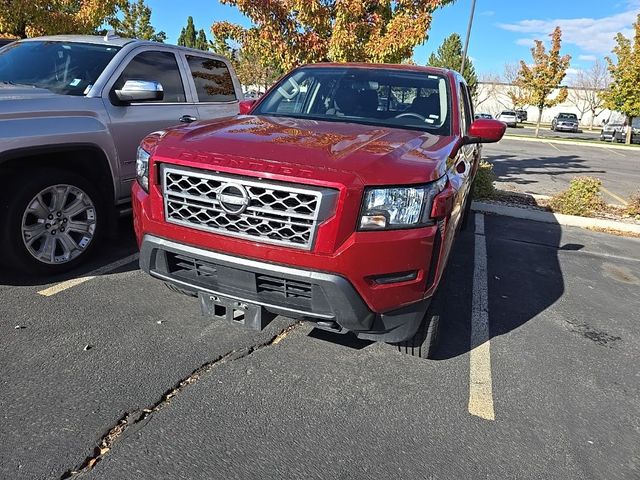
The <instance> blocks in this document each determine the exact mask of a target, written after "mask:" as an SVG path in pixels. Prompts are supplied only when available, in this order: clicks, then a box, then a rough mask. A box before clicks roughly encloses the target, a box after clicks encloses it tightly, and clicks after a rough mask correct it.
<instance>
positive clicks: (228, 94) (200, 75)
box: [185, 53, 241, 120]
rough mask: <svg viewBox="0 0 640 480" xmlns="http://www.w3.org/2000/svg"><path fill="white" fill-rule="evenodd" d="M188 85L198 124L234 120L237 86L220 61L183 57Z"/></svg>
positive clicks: (208, 58)
mask: <svg viewBox="0 0 640 480" xmlns="http://www.w3.org/2000/svg"><path fill="white" fill-rule="evenodd" d="M185 61H186V64H187V66H188V68H189V73H190V81H192V82H193V83H192V88H193V91H194V95H195V97H196V101H197V102H198V103H197V108H198V114H199V116H200V119H202V120H213V119H216V118H223V117H231V116H235V115H237V114H238V112H239V101H240V99H239V98H238V95H239V94H240V92H241V89H240V83H239V82H238V81H237V79H236V76H235V75H233V74H232V70H231V68H230V67H229V65H228V64H227V63H226V62H225V61H223V60H222V59H218V58H214V57H208V56H200V55H194V54H191V53H185Z"/></svg>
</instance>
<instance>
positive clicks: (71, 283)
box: [38, 253, 138, 297]
mask: <svg viewBox="0 0 640 480" xmlns="http://www.w3.org/2000/svg"><path fill="white" fill-rule="evenodd" d="M137 259H138V254H137V253H134V254H133V255H129V256H128V257H125V258H122V259H120V260H118V261H116V262H113V263H110V264H108V265H104V266H103V267H100V268H96V269H95V270H93V271H91V272H89V274H88V275H85V276H84V277H78V278H72V279H71V280H66V281H64V282H60V283H57V284H55V285H53V286H52V287H49V288H45V289H44V290H40V291H39V292H38V294H40V295H42V296H43V297H51V296H53V295H55V294H57V293H60V292H63V291H65V290H68V289H70V288H73V287H75V286H77V285H80V284H82V283H84V282H88V281H89V280H92V279H94V278H96V277H97V276H98V275H102V274H104V273H107V272H110V271H112V270H115V269H116V268H120V267H122V266H124V265H127V264H129V263H131V262H134V261H136V260H137Z"/></svg>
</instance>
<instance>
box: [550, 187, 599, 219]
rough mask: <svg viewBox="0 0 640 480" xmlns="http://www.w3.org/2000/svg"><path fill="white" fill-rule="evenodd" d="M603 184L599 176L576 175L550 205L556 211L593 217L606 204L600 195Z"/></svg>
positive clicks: (554, 197) (553, 198)
mask: <svg viewBox="0 0 640 480" xmlns="http://www.w3.org/2000/svg"><path fill="white" fill-rule="evenodd" d="M601 186H602V181H601V180H600V179H599V178H592V177H575V178H573V179H572V180H571V184H570V185H569V188H568V189H567V190H565V191H564V192H562V193H559V194H557V195H554V196H553V197H552V198H551V200H550V202H549V206H550V207H551V209H552V210H553V211H554V212H556V213H564V214H565V215H579V216H581V217H592V216H593V214H594V213H595V212H597V211H598V210H601V209H602V208H603V207H604V206H605V204H604V202H603V201H602V198H601V197H600V187H601Z"/></svg>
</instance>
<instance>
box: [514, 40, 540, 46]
mask: <svg viewBox="0 0 640 480" xmlns="http://www.w3.org/2000/svg"><path fill="white" fill-rule="evenodd" d="M516 45H522V46H523V47H533V46H534V45H535V40H534V39H533V38H519V39H517V40H516Z"/></svg>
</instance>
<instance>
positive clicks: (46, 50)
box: [0, 41, 120, 95]
mask: <svg viewBox="0 0 640 480" xmlns="http://www.w3.org/2000/svg"><path fill="white" fill-rule="evenodd" d="M118 50H120V48H119V47H114V46H108V45H93V44H87V43H69V42H37V41H36V42H19V43H14V44H12V45H8V46H6V47H4V48H3V49H2V50H0V82H6V83H11V84H19V85H31V86H34V87H40V88H46V89H48V90H51V91H52V92H55V93H61V94H64V95H85V94H86V92H88V90H89V88H90V87H91V86H92V85H93V84H94V83H95V81H96V80H97V79H98V77H99V76H100V74H101V73H102V71H103V70H104V69H105V67H106V66H107V65H108V63H109V62H110V61H111V59H112V58H113V56H114V55H115V54H116V53H117V52H118Z"/></svg>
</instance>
